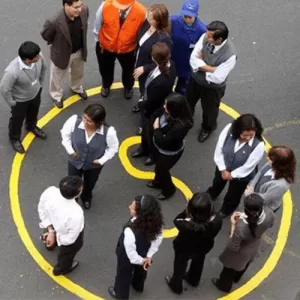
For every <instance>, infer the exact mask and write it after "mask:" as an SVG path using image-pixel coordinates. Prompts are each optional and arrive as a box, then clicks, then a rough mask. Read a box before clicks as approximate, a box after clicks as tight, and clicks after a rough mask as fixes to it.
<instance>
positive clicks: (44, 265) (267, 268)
mask: <svg viewBox="0 0 300 300" xmlns="http://www.w3.org/2000/svg"><path fill="white" fill-rule="evenodd" d="M137 86H138V85H137V83H135V87H137ZM119 88H122V84H121V83H119V82H118V83H115V84H113V86H112V89H119ZM99 93H100V87H96V88H92V89H89V90H88V91H87V94H88V95H89V96H95V95H98V94H99ZM78 100H79V97H78V96H77V95H75V96H72V97H70V98H68V99H67V100H66V101H65V102H64V109H66V108H67V107H69V106H70V105H72V104H74V103H75V102H77V101H78ZM87 103H88V102H87ZM220 109H221V110H222V111H223V112H225V113H226V114H227V115H229V116H231V117H232V118H234V119H235V118H237V117H238V116H239V114H238V112H236V111H235V110H234V109H232V108H231V107H229V106H227V105H226V104H224V103H221V106H220ZM61 111H62V110H59V109H58V108H56V107H55V108H53V109H51V110H50V111H49V112H48V113H46V115H45V116H43V117H42V118H41V119H40V120H39V122H38V125H39V126H40V127H44V126H45V125H47V124H48V123H49V122H50V121H51V120H52V119H54V118H55V117H56V116H57V115H58V114H59V113H60V112H61ZM34 138H35V137H34V135H33V134H31V133H29V134H27V135H26V137H25V138H24V140H23V146H24V147H25V149H26V150H27V149H28V148H29V147H30V145H31V143H32V142H33V140H34ZM139 143H140V137H129V138H128V139H126V140H125V141H124V142H123V143H122V144H121V146H120V150H119V157H120V159H121V162H122V164H123V166H124V168H125V170H126V171H127V172H128V173H129V174H130V175H131V176H133V177H135V178H138V179H152V178H153V176H154V174H153V172H146V171H141V170H138V169H136V168H135V167H134V166H133V165H132V164H131V163H130V161H129V159H128V155H127V151H128V149H129V147H132V146H133V145H136V144H139ZM270 147H271V145H270V144H269V143H268V142H267V141H266V150H268V149H269V148H270ZM25 155H26V154H25ZM25 155H22V154H19V153H17V154H16V155H15V157H14V160H13V163H12V170H11V175H10V181H9V196H10V205H11V211H12V216H13V220H14V222H15V224H16V227H17V230H18V233H19V235H20V238H21V240H22V242H23V243H24V245H25V247H26V249H27V251H28V252H29V253H30V255H31V256H32V258H33V259H34V260H35V261H36V263H37V264H38V265H39V266H40V268H41V269H42V270H43V271H44V272H45V273H46V274H47V275H48V276H49V277H51V278H52V279H53V280H54V281H55V282H56V283H57V284H59V285H60V286H62V287H63V288H65V289H66V290H68V291H69V292H71V293H73V294H75V295H76V296H78V297H80V298H82V299H86V300H95V299H97V300H103V298H101V297H99V296H97V295H95V294H93V293H92V292H90V291H88V290H86V289H84V288H83V287H82V286H80V285H78V284H76V283H75V282H73V281H72V280H70V279H68V278H67V277H65V276H58V277H56V276H53V275H52V270H53V267H52V266H51V265H50V264H49V263H48V262H47V260H46V259H45V258H44V257H43V256H42V255H41V253H40V252H39V250H38V249H37V248H36V247H35V245H34V243H33V241H32V239H31V237H30V235H29V233H28V231H27V228H26V226H25V222H24V219H23V216H22V212H21V206H20V199H19V181H20V172H21V168H22V163H23V160H24V158H25ZM173 180H174V183H175V185H176V187H177V188H178V189H179V190H181V192H182V193H183V194H184V196H185V198H186V199H189V198H190V197H191V195H192V192H191V190H190V189H189V188H188V187H187V185H186V184H185V183H183V182H182V181H181V180H179V179H177V178H175V177H173ZM292 213H293V202H292V196H291V193H290V191H288V192H287V193H286V194H285V195H284V201H283V214H282V219H281V223H280V228H279V231H278V235H277V240H276V241H275V246H274V248H273V250H272V252H271V254H270V256H269V258H268V260H267V261H266V262H265V264H264V266H263V267H262V268H261V269H260V270H259V271H258V272H257V273H256V274H255V275H254V276H253V277H252V278H251V279H250V280H249V281H248V282H247V283H245V284H244V285H242V286H241V287H239V288H238V289H236V290H235V291H233V292H231V293H230V294H228V295H226V296H224V297H222V298H219V299H218V300H237V299H241V298H242V297H244V296H245V295H247V294H249V293H250V292H251V291H253V290H254V289H255V288H257V287H258V286H259V285H260V284H261V282H262V281H263V280H264V279H266V278H267V277H268V276H269V275H270V273H271V272H272V271H273V270H274V268H275V267H276V265H277V263H278V260H279V259H280V256H281V255H282V252H283V250H284V247H285V245H286V242H287V238H288V234H289V229H290V226H291V219H292ZM176 233H177V231H176V229H174V228H172V229H166V230H165V231H164V236H165V237H173V236H175V235H176ZM212 288H213V287H212Z"/></svg>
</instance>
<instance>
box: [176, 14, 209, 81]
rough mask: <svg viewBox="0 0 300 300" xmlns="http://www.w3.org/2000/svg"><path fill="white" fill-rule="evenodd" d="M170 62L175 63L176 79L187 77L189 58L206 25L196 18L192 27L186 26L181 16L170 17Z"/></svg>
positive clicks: (189, 68)
mask: <svg viewBox="0 0 300 300" xmlns="http://www.w3.org/2000/svg"><path fill="white" fill-rule="evenodd" d="M171 25H172V27H171V29H172V31H171V37H172V41H173V46H172V60H173V62H174V63H175V67H176V72H177V76H178V77H189V74H190V70H191V67H190V56H191V54H192V51H193V49H194V46H195V44H196V43H197V42H198V40H199V39H200V37H201V36H202V34H203V33H205V32H206V24H204V23H203V22H202V21H200V20H199V19H198V18H196V20H195V22H194V24H193V25H192V26H188V25H187V24H186V23H185V22H184V20H183V17H182V16H181V15H175V16H171Z"/></svg>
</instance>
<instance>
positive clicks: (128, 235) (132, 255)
mask: <svg viewBox="0 0 300 300" xmlns="http://www.w3.org/2000/svg"><path fill="white" fill-rule="evenodd" d="M135 219H136V218H135V217H134V218H132V219H131V222H133V221H134V220H135ZM162 240H163V236H162V234H159V235H158V236H157V238H156V239H155V240H154V241H152V242H151V246H150V248H149V250H148V253H147V255H146V257H148V258H152V256H153V255H154V254H155V253H156V252H157V251H158V248H159V246H160V244H161V242H162ZM124 247H125V251H126V254H127V257H128V259H129V260H130V263H132V264H134V265H142V264H143V259H144V257H141V256H140V255H139V254H138V253H137V251H136V243H135V235H134V233H133V231H132V229H131V228H129V227H126V228H125V229H124Z"/></svg>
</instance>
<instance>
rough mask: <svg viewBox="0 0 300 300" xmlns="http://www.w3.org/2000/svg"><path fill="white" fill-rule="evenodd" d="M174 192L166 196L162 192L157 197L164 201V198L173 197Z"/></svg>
mask: <svg viewBox="0 0 300 300" xmlns="http://www.w3.org/2000/svg"><path fill="white" fill-rule="evenodd" d="M174 194H175V193H173V194H172V195H170V196H165V195H164V194H162V193H160V194H159V195H158V196H157V199H158V200H159V201H164V200H167V199H169V198H171V197H172V196H173V195H174Z"/></svg>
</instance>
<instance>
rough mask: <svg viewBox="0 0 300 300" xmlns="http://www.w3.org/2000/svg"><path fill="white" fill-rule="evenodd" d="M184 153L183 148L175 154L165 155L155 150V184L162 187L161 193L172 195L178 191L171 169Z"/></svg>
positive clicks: (167, 195)
mask: <svg viewBox="0 0 300 300" xmlns="http://www.w3.org/2000/svg"><path fill="white" fill-rule="evenodd" d="M182 153H183V150H182V151H180V152H179V153H178V154H175V155H164V154H161V153H160V152H158V151H157V150H156V151H155V152H154V161H155V168H154V172H155V177H154V184H155V185H156V186H157V187H159V188H160V189H161V193H162V194H163V195H164V196H166V197H170V196H172V195H173V194H174V193H175V192H176V187H175V185H174V183H173V181H172V177H171V173H170V170H171V169H172V168H173V167H174V166H175V164H176V163H177V162H178V161H179V159H180V157H181V156H182Z"/></svg>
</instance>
